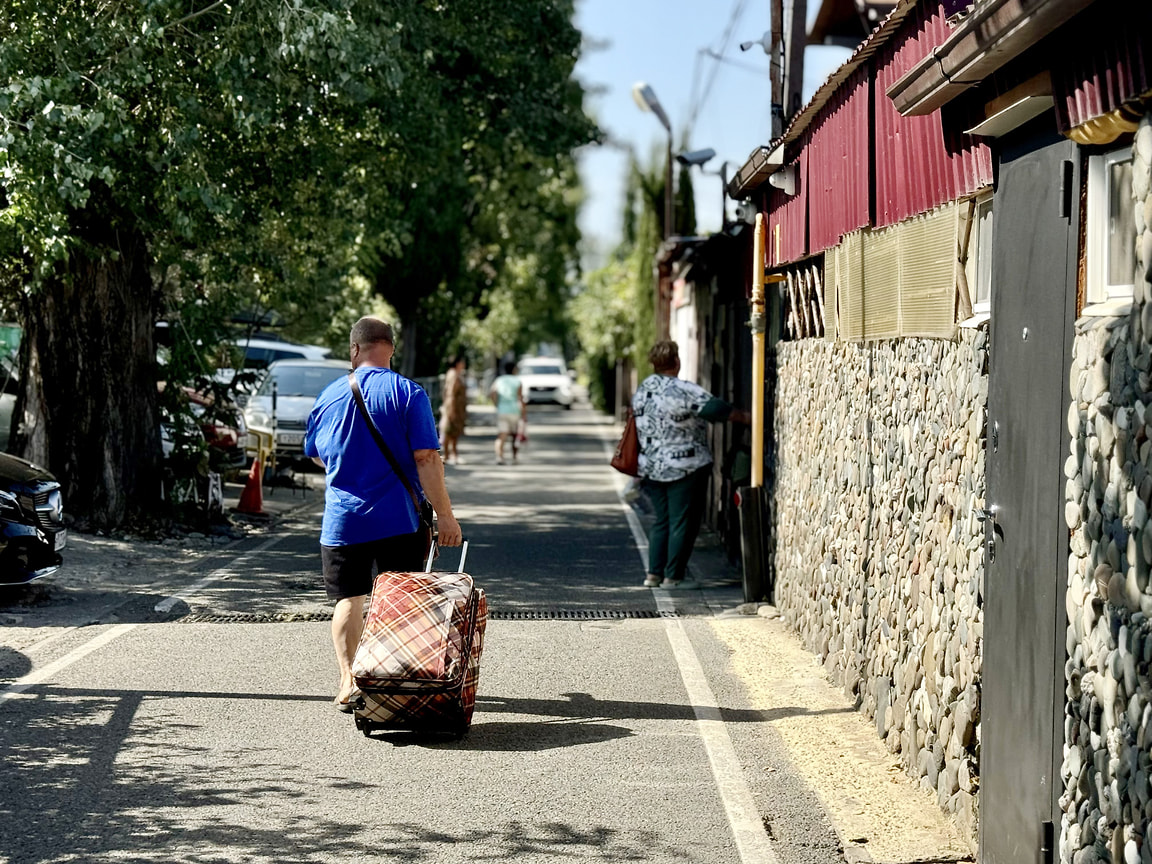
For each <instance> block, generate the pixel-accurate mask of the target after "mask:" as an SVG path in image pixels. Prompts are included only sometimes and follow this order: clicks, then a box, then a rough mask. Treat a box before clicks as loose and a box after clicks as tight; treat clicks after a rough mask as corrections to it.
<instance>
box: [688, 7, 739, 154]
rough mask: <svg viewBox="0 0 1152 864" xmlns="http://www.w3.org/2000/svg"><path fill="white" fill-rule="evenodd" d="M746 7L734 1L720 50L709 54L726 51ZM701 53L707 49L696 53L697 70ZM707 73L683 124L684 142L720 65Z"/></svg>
mask: <svg viewBox="0 0 1152 864" xmlns="http://www.w3.org/2000/svg"><path fill="white" fill-rule="evenodd" d="M747 5H748V0H735V2H734V3H733V4H732V12H731V14H730V15H729V16H728V24H727V26H726V27H725V28H724V33H723V35H722V36H721V37H720V48H719V50H718V51H715V52H711V53H713V54H718V55H720V56H721V57H723V56H724V52H725V51H727V50H728V45H729V43H731V41H732V35H733V34H734V33H735V32H736V27H737V26H738V25H739V23H740V19H741V18H742V17H743V15H744V8H745V7H746V6H747ZM702 53H703V54H706V53H708V49H707V48H702V49H700V51H697V52H696V68H697V70H698V69H699V67H700V62H701V60H700V58H701V54H702ZM708 71H709V74H708V78H707V80H706V81H705V83H704V89H703V91H702V92H700V93H699V94H698V98H694V99H693V101H692V106H691V108H690V109H689V111H688V122H687V123H686V124H685V129H684V135H685V139H686V140H687V138H688V137H689V136H691V134H692V129H693V128H694V127H695V126H696V119H697V118H698V117H699V115H700V109H701V108H702V107H703V106H704V103H705V102H707V101H708V96H709V95H710V94H711V92H712V86H713V85H714V84H715V83H716V78H717V76H718V75H719V73H720V64H719V63H714V64H713V65H712V68H711V69H710V70H708ZM693 78H694V79H695V78H696V75H695V73H694V74H693ZM693 91H695V84H694V85H693Z"/></svg>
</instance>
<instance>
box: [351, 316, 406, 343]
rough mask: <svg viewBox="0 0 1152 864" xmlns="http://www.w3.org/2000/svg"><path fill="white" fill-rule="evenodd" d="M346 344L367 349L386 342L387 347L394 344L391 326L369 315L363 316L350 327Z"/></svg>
mask: <svg viewBox="0 0 1152 864" xmlns="http://www.w3.org/2000/svg"><path fill="white" fill-rule="evenodd" d="M348 342H349V344H350V345H359V346H360V347H361V348H367V347H368V346H369V345H372V344H375V343H376V342H387V343H388V344H389V345H395V344H396V340H395V338H394V337H393V334H392V325H391V324H389V323H388V322H387V321H381V320H380V319H379V318H373V317H372V316H371V315H366V316H364V317H363V318H361V319H360V320H359V321H357V322H356V323H355V324H353V325H352V333H351V335H350V336H349V339H348Z"/></svg>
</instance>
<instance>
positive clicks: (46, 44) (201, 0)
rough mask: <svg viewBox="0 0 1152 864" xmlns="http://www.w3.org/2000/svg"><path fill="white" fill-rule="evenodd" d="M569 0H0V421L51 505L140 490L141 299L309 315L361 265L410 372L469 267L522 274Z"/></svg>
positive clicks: (573, 99) (322, 330) (572, 138)
mask: <svg viewBox="0 0 1152 864" xmlns="http://www.w3.org/2000/svg"><path fill="white" fill-rule="evenodd" d="M571 17H572V7H571V2H570V0H503V2H499V3H497V2H496V0H472V2H469V3H452V4H445V3H441V2H437V0H398V2H394V3H388V4H380V3H378V2H367V0H229V2H225V0H7V2H6V3H5V4H3V5H2V6H0V32H2V33H3V36H4V38H3V40H0V183H2V185H3V189H4V197H5V199H6V203H7V205H8V206H7V207H6V209H4V210H3V211H2V212H0V255H2V256H3V261H2V262H0V279H3V280H4V281H5V284H6V285H7V286H8V288H9V290H10V293H11V294H12V296H14V297H15V298H16V299H17V300H18V301H20V302H21V303H22V304H23V311H24V315H25V325H26V330H27V338H26V339H25V344H26V346H27V351H26V355H27V356H26V357H25V362H26V375H25V384H24V391H23V393H22V394H21V404H20V406H18V412H17V413H18V414H19V416H21V417H24V418H27V422H26V423H24V424H23V425H22V426H21V428H20V429H18V430H17V433H18V434H17V435H16V436H15V440H16V441H17V442H18V446H19V447H20V448H21V450H22V452H23V453H25V454H26V455H29V456H31V457H33V458H36V459H37V460H38V461H40V462H43V463H45V464H47V465H48V466H49V467H50V468H52V469H53V470H54V471H55V472H56V473H57V474H59V475H62V480H63V481H64V482H65V486H66V488H67V489H68V491H69V499H70V502H71V504H70V509H72V510H73V511H81V512H83V513H84V515H86V516H88V517H90V518H91V519H92V521H94V522H95V523H97V524H115V523H117V522H119V521H120V520H122V519H123V518H125V516H127V515H130V513H131V511H133V510H137V511H140V510H143V511H150V510H151V508H152V506H153V502H154V501H155V499H156V496H157V494H158V490H159V483H158V481H157V476H158V463H159V435H158V433H157V416H158V413H157V412H158V405H157V397H156V379H157V377H158V374H159V373H158V370H157V369H156V368H155V361H154V357H155V351H154V345H153V341H152V334H151V328H152V323H153V321H154V319H155V318H156V317H157V316H159V315H162V314H163V315H167V316H179V315H180V314H183V315H184V316H185V317H186V318H189V320H192V319H193V318H195V317H196V316H191V317H189V313H188V312H187V310H188V308H189V306H190V304H192V305H195V304H199V307H205V306H207V307H211V309H213V310H214V311H213V312H212V313H211V314H207V313H206V314H204V315H202V316H201V317H200V318H199V319H197V320H200V321H202V322H208V321H213V320H214V321H218V322H220V324H221V326H223V322H226V321H227V320H228V318H229V317H230V313H231V312H232V311H235V310H236V309H240V308H250V307H255V308H269V307H273V306H274V307H277V308H279V309H283V310H284V311H285V312H286V314H287V316H288V320H289V325H290V327H289V329H290V330H291V332H294V333H296V334H300V335H304V334H313V335H312V338H327V337H328V336H330V335H331V334H329V333H328V332H327V331H328V330H329V327H330V326H333V322H335V321H337V320H339V319H340V318H341V317H343V318H349V317H355V316H354V315H352V314H351V313H350V312H349V311H348V310H347V304H348V303H350V302H363V301H364V299H365V298H364V289H365V287H366V286H367V287H369V288H370V289H371V291H372V292H374V293H376V294H379V295H381V296H382V297H383V298H384V299H385V300H387V301H388V302H389V303H391V305H392V307H393V308H394V309H395V311H396V313H397V314H398V315H399V316H400V318H401V321H402V322H403V324H404V325H405V327H404V330H405V332H406V336H407V338H408V340H409V343H410V344H408V345H406V346H404V348H405V351H404V356H405V357H406V358H410V359H409V360H406V362H407V363H409V364H410V368H409V371H414V370H417V369H420V367H421V366H425V367H427V366H431V365H433V364H434V363H435V361H436V360H437V359H438V357H439V354H438V352H439V351H440V350H442V349H443V348H444V347H445V343H446V341H448V340H450V339H451V338H452V335H453V333H454V330H455V325H457V324H458V323H459V321H460V319H461V317H462V316H463V315H464V313H465V311H466V309H467V308H468V307H469V306H470V305H471V304H472V303H473V302H474V301H476V300H477V299H479V298H482V297H483V296H484V294H485V292H486V291H492V290H498V289H499V286H500V285H501V283H502V281H503V283H505V284H507V285H517V284H520V283H528V282H533V286H534V285H535V283H534V280H532V279H529V278H528V277H526V276H524V268H525V267H529V268H531V267H533V266H536V265H535V264H534V263H533V262H532V261H531V259H530V256H529V252H530V247H531V244H532V242H533V239H534V238H539V237H540V236H541V232H540V224H541V223H542V222H544V221H546V220H548V219H550V218H552V217H554V216H555V215H556V210H555V207H556V202H557V201H558V200H563V196H562V195H561V196H560V197H559V198H557V196H556V195H555V194H553V193H552V192H551V191H549V188H548V187H549V185H550V183H552V182H553V181H557V180H558V178H562V177H567V181H564V182H568V181H571V174H570V172H568V168H569V164H570V160H569V155H568V154H569V153H570V151H571V149H572V148H573V147H575V146H577V145H579V144H581V143H585V142H587V141H589V140H592V139H593V138H594V137H595V135H596V131H595V128H594V127H593V125H592V124H591V123H590V122H589V121H588V120H587V119H586V118H585V117H584V115H583V112H582V111H581V92H580V88H579V86H578V85H577V84H576V83H575V82H574V81H573V79H572V77H571V71H572V66H573V65H574V63H575V60H576V55H577V50H578V45H579V40H578V34H577V33H576V31H575V29H574V28H573V27H572V24H571ZM542 189H543V190H545V191H544V192H543V193H542V192H541V190H542ZM570 215H571V214H570V213H567V211H565V216H566V217H568V216H570ZM569 221H570V222H571V224H572V225H573V226H574V220H569ZM574 230H575V229H574V227H572V228H571V231H574ZM561 234H562V235H563V236H564V242H562V243H560V244H558V247H557V248H558V249H559V250H561V251H560V254H559V257H558V258H557V259H556V260H555V261H553V260H549V261H547V262H542V263H540V271H539V272H540V273H542V274H546V275H545V276H544V279H545V281H547V282H548V283H549V284H560V282H556V280H555V278H554V277H555V274H556V272H557V268H559V269H563V266H562V265H561V264H558V263H557V262H560V261H563V260H564V250H566V249H570V248H574V242H572V241H571V236H572V235H571V232H570V231H569V232H567V233H565V232H563V231H561ZM8 237H11V238H12V240H11V241H9V240H8V239H7V238H8ZM565 243H568V244H569V245H567V246H565V245H564V244H565ZM545 257H547V256H545ZM510 261H514V262H517V263H516V265H515V266H513V267H511V268H508V267H507V266H506V265H507V263H508V262H510ZM526 262H527V263H526ZM358 274H361V276H362V277H363V278H360V277H358ZM201 341H203V340H201ZM205 353H206V354H210V353H211V350H210V347H206V348H205ZM209 360H210V358H208V359H207V360H206V362H208V361H209ZM190 365H195V364H194V363H192V364H190ZM76 400H82V401H84V402H85V403H87V404H89V405H90V406H91V407H92V409H93V410H90V411H79V412H77V411H75V410H73V409H74V405H75V403H76ZM99 408H102V409H103V410H97V409H99Z"/></svg>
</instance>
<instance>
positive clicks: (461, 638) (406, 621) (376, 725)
mask: <svg viewBox="0 0 1152 864" xmlns="http://www.w3.org/2000/svg"><path fill="white" fill-rule="evenodd" d="M467 554H468V544H467V542H465V543H464V546H463V548H462V549H461V552H460V571H459V572H456V573H433V572H431V571H432V558H433V555H434V553H433V554H429V556H428V565H427V567H426V568H425V571H424V572H423V573H388V572H385V573H381V574H380V575H379V576H377V577H376V582H375V584H374V585H373V587H372V601H371V605H370V606H369V609H368V618H367V620H366V621H365V622H364V635H363V636H362V637H361V638H360V646H359V647H358V648H357V649H356V656H355V658H354V660H353V663H352V675H353V677H354V678H355V680H356V686H357V687H359V688H360V691H361V692H362V693H363V694H364V696H363V701H362V702H361V703H360V704H359V706H358V707H357V709H356V728H357V729H359V730H360V731H361V732H363V733H364V734H365V735H371V734H372V732H374V731H377V730H382V729H407V730H411V731H413V732H426V733H438V734H448V735H457V736H460V735H463V734H464V733H465V732H467V731H468V727H469V726H470V725H471V724H472V711H473V709H474V708H475V705H476V685H477V683H478V682H479V680H480V653H481V652H482V651H483V650H484V629H485V626H486V625H487V623H488V601H487V599H486V598H485V596H484V591H483V590H482V589H480V588H477V587H475V586H474V585H473V584H472V577H471V576H469V575H468V574H467V573H464V572H463V570H464V561H465V558H466V556H467Z"/></svg>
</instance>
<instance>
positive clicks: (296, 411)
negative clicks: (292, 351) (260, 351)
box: [244, 360, 348, 459]
mask: <svg viewBox="0 0 1152 864" xmlns="http://www.w3.org/2000/svg"><path fill="white" fill-rule="evenodd" d="M347 376H348V362H347V361H340V360H277V361H275V362H274V363H272V365H271V366H269V367H268V374H267V375H266V376H265V378H264V380H263V382H261V384H260V387H259V389H257V391H256V392H255V393H254V394H253V395H252V396H251V397H250V398H249V399H248V404H247V405H246V406H245V408H244V419H245V421H246V422H247V423H248V428H249V429H251V430H253V431H255V432H264V433H272V435H273V437H274V440H275V446H276V454H277V456H278V458H281V459H303V458H304V432H305V431H306V430H307V428H308V415H309V414H311V413H312V406H313V405H315V404H316V397H317V396H319V395H320V394H321V392H323V390H324V388H325V387H327V386H328V385H329V384H331V383H332V382H333V381H335V380H336V379H337V378H346V377H347ZM273 390H275V394H276V412H275V417H273V412H272V395H273ZM249 444H250V447H251V448H252V449H255V442H254V441H250V442H249Z"/></svg>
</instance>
